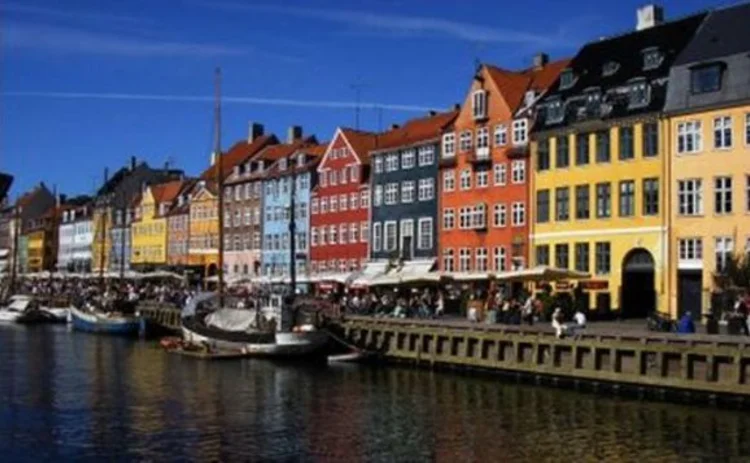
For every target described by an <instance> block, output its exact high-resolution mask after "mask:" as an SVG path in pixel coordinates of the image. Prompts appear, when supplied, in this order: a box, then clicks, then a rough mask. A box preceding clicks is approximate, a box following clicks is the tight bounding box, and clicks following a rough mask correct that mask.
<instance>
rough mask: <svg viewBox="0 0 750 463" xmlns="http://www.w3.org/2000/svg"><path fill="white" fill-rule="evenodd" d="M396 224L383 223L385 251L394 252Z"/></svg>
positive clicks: (395, 246) (395, 247)
mask: <svg viewBox="0 0 750 463" xmlns="http://www.w3.org/2000/svg"><path fill="white" fill-rule="evenodd" d="M396 241H397V240H396V222H386V223H385V251H395V250H396V249H397V247H398V246H397V243H396Z"/></svg>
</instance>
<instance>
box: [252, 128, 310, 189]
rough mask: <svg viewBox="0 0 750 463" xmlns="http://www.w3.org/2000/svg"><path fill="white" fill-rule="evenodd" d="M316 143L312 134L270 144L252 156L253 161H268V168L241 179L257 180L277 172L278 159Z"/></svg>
mask: <svg viewBox="0 0 750 463" xmlns="http://www.w3.org/2000/svg"><path fill="white" fill-rule="evenodd" d="M315 145H317V140H316V139H315V137H314V136H310V137H307V138H304V139H301V140H297V141H295V142H293V143H280V144H278V145H271V146H268V147H266V148H265V149H263V150H262V151H261V152H259V153H258V154H256V155H255V156H253V158H252V159H253V161H268V163H269V167H268V169H265V170H263V171H262V172H255V173H252V174H250V176H249V177H245V178H242V179H241V181H243V182H244V181H246V180H257V179H259V178H266V177H267V176H269V175H274V174H277V173H278V164H276V161H278V160H279V159H283V158H288V157H289V156H291V155H292V154H294V153H295V152H297V151H298V150H299V149H301V148H305V147H307V146H315Z"/></svg>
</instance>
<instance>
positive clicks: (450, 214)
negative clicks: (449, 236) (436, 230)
mask: <svg viewBox="0 0 750 463" xmlns="http://www.w3.org/2000/svg"><path fill="white" fill-rule="evenodd" d="M454 228H456V210H455V209H454V208H452V207H444V208H443V230H453V229H454Z"/></svg>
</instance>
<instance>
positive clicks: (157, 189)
mask: <svg viewBox="0 0 750 463" xmlns="http://www.w3.org/2000/svg"><path fill="white" fill-rule="evenodd" d="M183 183H185V182H183V181H182V180H172V181H171V182H166V183H159V184H158V185H153V186H152V187H151V194H152V195H153V197H154V202H155V203H168V202H172V201H174V199H175V198H176V197H177V195H179V194H180V191H181V190H182V185H183Z"/></svg>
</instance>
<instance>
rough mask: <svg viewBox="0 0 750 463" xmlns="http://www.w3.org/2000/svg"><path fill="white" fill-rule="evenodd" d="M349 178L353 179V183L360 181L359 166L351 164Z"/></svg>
mask: <svg viewBox="0 0 750 463" xmlns="http://www.w3.org/2000/svg"><path fill="white" fill-rule="evenodd" d="M303 178H305V177H303ZM349 180H351V182H352V183H355V182H357V181H359V166H357V165H353V166H349Z"/></svg>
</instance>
